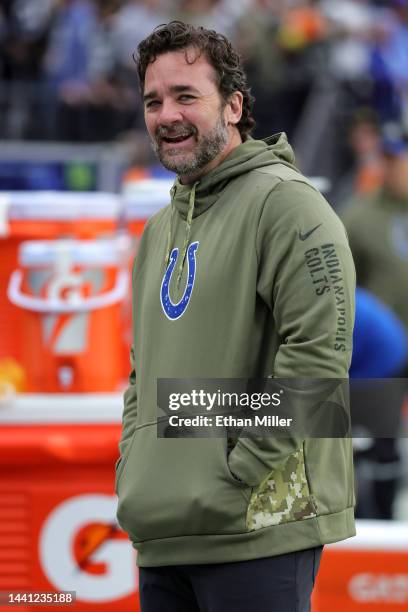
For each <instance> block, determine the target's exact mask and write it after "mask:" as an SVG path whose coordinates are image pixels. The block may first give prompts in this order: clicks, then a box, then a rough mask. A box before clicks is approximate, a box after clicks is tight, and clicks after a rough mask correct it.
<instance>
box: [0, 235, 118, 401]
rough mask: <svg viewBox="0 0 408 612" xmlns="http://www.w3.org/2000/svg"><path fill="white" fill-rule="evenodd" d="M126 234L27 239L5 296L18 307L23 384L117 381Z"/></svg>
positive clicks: (45, 387)
mask: <svg viewBox="0 0 408 612" xmlns="http://www.w3.org/2000/svg"><path fill="white" fill-rule="evenodd" d="M127 248H128V241H127V240H126V238H122V239H119V238H118V239H114V240H100V241H89V240H87V241H77V240H62V241H28V242H23V243H22V244H21V246H20V251H19V263H20V266H21V269H20V270H15V271H14V272H13V273H12V275H11V278H10V283H9V287H8V297H9V299H10V301H11V302H12V303H13V304H14V305H15V306H16V307H18V308H19V309H21V313H22V316H21V335H22V352H21V360H22V364H23V367H24V368H25V371H26V375H27V379H28V390H29V391H36V392H40V391H45V392H64V391H68V392H92V391H113V390H116V389H118V388H120V385H121V379H122V372H123V364H122V359H123V339H122V336H123V314H122V304H123V301H124V300H125V298H126V295H127V291H128V287H129V271H128V267H127V257H128V255H127Z"/></svg>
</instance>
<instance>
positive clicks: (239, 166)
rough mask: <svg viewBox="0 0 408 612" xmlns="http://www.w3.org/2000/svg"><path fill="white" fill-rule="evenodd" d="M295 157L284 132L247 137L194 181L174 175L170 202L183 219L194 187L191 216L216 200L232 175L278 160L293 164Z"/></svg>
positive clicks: (274, 162)
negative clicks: (210, 169)
mask: <svg viewBox="0 0 408 612" xmlns="http://www.w3.org/2000/svg"><path fill="white" fill-rule="evenodd" d="M294 161H295V156H294V153H293V149H292V147H291V146H290V144H289V143H288V139H287V137H286V134H285V133H284V132H281V133H279V134H274V135H273V136H269V138H265V140H254V139H252V138H250V139H249V140H247V141H246V142H244V143H242V144H241V145H239V146H238V147H236V148H235V149H234V150H233V151H232V152H231V153H230V155H228V157H227V158H226V159H225V160H224V161H223V162H222V163H221V164H220V165H219V166H217V167H216V168H215V169H214V170H212V171H211V172H209V173H208V174H206V175H204V176H203V177H202V179H200V180H199V181H197V182H196V183H194V184H188V185H183V184H182V183H180V180H179V178H177V179H176V181H175V182H174V185H173V187H172V190H171V196H172V205H173V206H174V207H175V209H176V210H177V211H178V212H179V214H180V216H181V217H182V218H183V219H184V220H186V219H187V216H188V211H189V208H190V206H191V192H192V190H193V189H194V212H193V214H192V218H193V219H194V218H195V217H198V216H199V215H201V214H202V213H203V212H205V211H206V210H208V208H210V207H211V206H212V205H213V204H214V203H215V202H216V200H217V199H218V196H219V194H220V192H221V191H222V189H223V188H224V187H225V185H226V184H227V183H228V181H230V180H231V179H232V178H235V177H236V176H238V175H240V174H245V173H247V172H250V171H251V170H256V169H257V168H262V167H263V166H269V165H271V164H277V163H284V164H286V165H288V166H290V167H292V168H293V167H294Z"/></svg>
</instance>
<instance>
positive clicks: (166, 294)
mask: <svg viewBox="0 0 408 612" xmlns="http://www.w3.org/2000/svg"><path fill="white" fill-rule="evenodd" d="M198 245H199V242H192V243H191V244H190V246H189V247H188V249H187V255H186V257H187V263H188V272H187V284H186V287H185V289H184V293H183V295H182V297H181V299H180V301H179V302H177V303H176V304H175V303H174V302H173V301H172V300H171V297H170V281H171V277H172V274H173V271H174V268H175V266H176V262H177V258H178V252H179V250H178V249H177V248H175V249H173V250H172V252H171V254H170V263H169V265H168V267H167V270H166V273H165V275H164V277H163V282H162V284H161V289H160V301H161V305H162V308H163V311H164V314H165V315H166V317H167V318H168V319H170V320H171V321H175V320H176V319H179V318H180V317H181V316H182V315H183V314H184V313H185V311H186V308H187V306H188V303H189V301H190V298H191V294H192V292H193V286H194V280H195V274H196V252H197V249H198Z"/></svg>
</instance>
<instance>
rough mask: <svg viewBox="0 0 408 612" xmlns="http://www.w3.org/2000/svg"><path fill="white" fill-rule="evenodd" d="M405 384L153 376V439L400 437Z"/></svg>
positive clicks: (400, 381)
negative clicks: (154, 414) (154, 395)
mask: <svg viewBox="0 0 408 612" xmlns="http://www.w3.org/2000/svg"><path fill="white" fill-rule="evenodd" d="M407 391H408V381H407V379H402V378H398V379H395V378H393V379H391V378H389V379H358V380H356V379H354V380H350V381H349V380H348V379H339V378H326V379H323V378H313V379H312V378H307V379H306V378H285V379H283V378H266V379H168V378H166V379H158V380H157V433H158V436H159V437H165V438H178V437H223V436H227V437H230V436H232V437H234V436H240V437H267V436H283V437H300V438H313V437H316V438H340V437H347V436H358V437H370V438H393V437H401V436H407V435H408V432H407V430H405V429H404V428H403V426H402V421H401V406H402V404H403V400H404V396H405V394H406V393H407Z"/></svg>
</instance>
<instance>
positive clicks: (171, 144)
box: [160, 134, 193, 149]
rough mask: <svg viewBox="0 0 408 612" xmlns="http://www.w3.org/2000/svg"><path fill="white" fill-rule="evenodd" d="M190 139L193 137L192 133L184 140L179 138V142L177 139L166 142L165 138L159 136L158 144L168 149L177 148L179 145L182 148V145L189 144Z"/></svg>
mask: <svg viewBox="0 0 408 612" xmlns="http://www.w3.org/2000/svg"><path fill="white" fill-rule="evenodd" d="M192 139H193V134H191V135H190V136H189V137H188V138H186V139H185V140H180V141H179V142H177V141H173V142H167V141H166V140H164V139H163V138H161V139H160V145H161V146H165V147H166V148H168V149H178V148H179V147H180V148H182V147H183V146H185V145H187V144H189V143H190V142H191V141H192Z"/></svg>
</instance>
